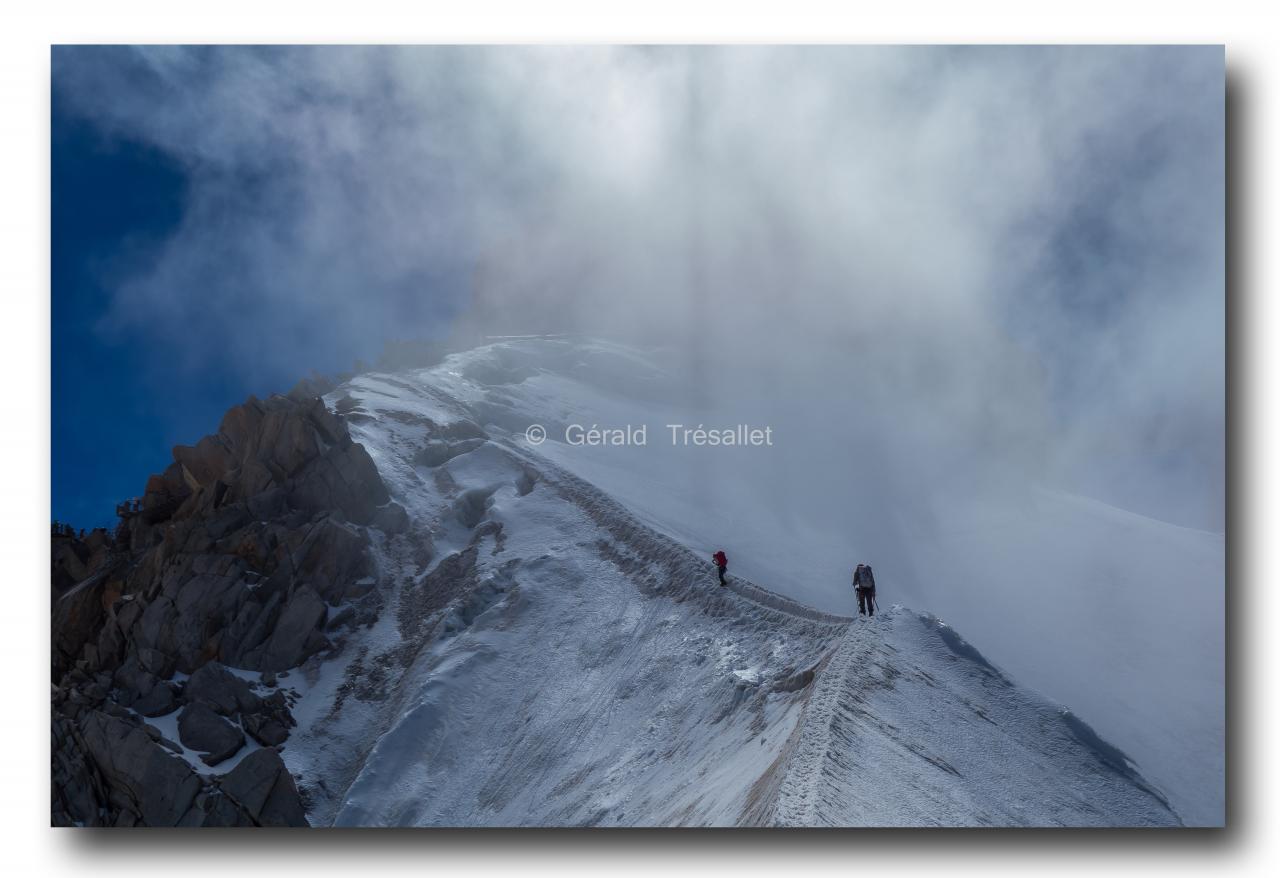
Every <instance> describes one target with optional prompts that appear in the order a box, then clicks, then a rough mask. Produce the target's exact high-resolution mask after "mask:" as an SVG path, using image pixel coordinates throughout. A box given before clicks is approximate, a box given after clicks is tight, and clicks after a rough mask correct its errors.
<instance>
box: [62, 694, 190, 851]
mask: <svg viewBox="0 0 1280 878" xmlns="http://www.w3.org/2000/svg"><path fill="white" fill-rule="evenodd" d="M81 736H82V738H83V741H84V746H85V750H86V751H87V753H88V755H89V757H90V759H92V761H93V763H94V764H95V766H96V767H97V769H98V771H99V772H100V773H101V775H102V777H103V779H104V780H105V782H106V784H107V786H108V787H109V798H111V799H114V800H123V801H125V802H127V803H128V807H129V809H130V810H132V811H133V812H134V813H135V814H137V815H138V817H139V818H140V819H141V820H142V822H143V823H145V824H146V825H148V826H176V825H177V823H178V821H179V820H180V819H181V818H182V816H183V815H184V814H185V813H186V812H187V809H188V808H189V807H190V806H191V803H192V801H193V800H194V799H195V796H196V793H198V792H199V791H200V786H201V782H200V778H199V776H198V775H197V774H196V773H195V772H194V771H192V770H191V767H190V766H188V765H187V763H186V762H184V761H183V760H181V759H179V758H177V757H176V756H174V755H172V754H171V753H169V752H168V751H166V750H165V749H164V748H163V747H161V746H159V745H158V744H157V743H155V742H154V741H152V740H151V737H150V736H149V735H148V734H147V733H146V732H145V731H143V729H142V728H140V727H139V726H134V725H130V724H129V723H127V722H125V721H123V720H120V719H116V718H115V717H111V716H108V715H107V714H105V713H102V712H101V711H90V712H88V713H87V714H86V716H85V717H84V719H83V720H82V722H81Z"/></svg>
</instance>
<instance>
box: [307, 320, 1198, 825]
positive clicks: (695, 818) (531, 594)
mask: <svg viewBox="0 0 1280 878" xmlns="http://www.w3.org/2000/svg"><path fill="white" fill-rule="evenodd" d="M522 346H523V345H521V344H516V345H503V346H498V347H494V348H489V349H482V350H481V351H479V352H473V353H472V354H470V355H462V356H456V357H452V358H450V360H448V361H447V362H446V363H445V364H443V365H442V366H440V367H437V368H435V369H431V370H424V371H421V372H417V373H412V374H404V375H394V376H392V375H364V376H361V377H359V378H357V379H355V380H354V381H353V382H351V383H350V384H349V385H347V386H344V387H343V388H340V389H339V390H337V391H336V392H335V393H334V394H332V395H331V396H330V397H329V398H328V400H327V402H328V403H329V404H330V405H332V406H335V407H337V408H338V409H339V410H345V411H346V412H348V416H349V418H350V422H351V430H352V433H353V435H354V436H355V437H356V438H357V439H358V441H360V442H362V443H364V445H365V447H366V448H367V449H368V451H369V453H370V454H371V456H372V457H373V459H374V461H375V462H376V463H377V465H378V467H379V470H380V472H381V473H382V475H383V477H384V479H385V480H386V482H387V484H388V487H389V488H390V490H391V492H392V494H393V496H394V497H395V499H396V500H397V501H398V502H400V503H401V504H403V505H404V506H405V508H406V509H407V510H408V511H409V513H410V517H411V520H412V524H411V528H410V530H409V532H408V533H406V534H400V535H395V536H390V537H388V536H383V535H379V534H375V548H376V551H377V555H378V560H379V566H380V576H379V582H378V586H377V587H378V589H379V593H380V594H381V596H382V598H383V600H384V605H383V611H382V613H381V614H380V616H379V618H378V620H377V621H376V622H374V623H373V624H372V625H369V626H366V627H355V628H350V627H349V628H345V629H340V630H339V632H338V634H339V636H340V638H341V646H340V648H339V649H338V650H337V651H336V654H334V655H332V656H330V657H328V658H327V659H325V660H316V661H313V662H311V663H309V664H308V665H307V666H306V667H304V668H303V669H302V670H301V671H296V672H294V673H293V674H292V675H291V679H290V680H289V681H288V684H289V685H290V686H291V687H292V688H294V689H295V690H297V691H299V692H300V693H301V694H302V698H301V700H300V702H299V703H298V705H297V706H296V707H295V709H294V713H295V716H296V717H297V719H298V722H299V725H298V728H297V729H296V730H295V732H294V735H293V736H292V737H291V738H290V740H289V742H288V745H287V746H286V748H285V751H284V757H285V760H286V762H287V764H288V765H289V768H290V770H291V771H292V772H294V773H295V774H296V775H298V776H299V778H300V782H299V783H300V788H301V789H302V790H303V792H304V795H305V797H306V798H307V800H308V807H309V817H310V819H311V820H312V822H313V823H317V824H327V823H332V824H336V825H360V826H364V825H376V826H385V825H392V826H433V825H450V826H459V825H494V826H510V825H602V826H616V825H806V826H807V825H848V826H861V825H991V824H994V825H1003V824H1016V825H1170V824H1176V823H1177V822H1178V820H1177V816H1176V815H1175V814H1174V812H1173V811H1172V810H1171V809H1170V808H1169V807H1168V805H1167V804H1166V802H1165V801H1164V799H1163V797H1162V796H1161V794H1160V793H1159V792H1158V791H1157V790H1155V789H1154V788H1152V787H1151V786H1150V785H1148V784H1147V782H1146V781H1144V780H1143V778H1142V777H1141V776H1139V774H1138V773H1137V772H1136V771H1135V769H1134V766H1133V765H1132V763H1131V762H1130V761H1129V760H1128V759H1127V758H1126V757H1125V756H1124V754H1123V753H1121V752H1120V751H1119V750H1117V749H1115V748H1114V747H1111V746H1110V745H1108V744H1106V743H1105V742H1103V741H1102V740H1101V739H1100V738H1099V737H1098V736H1097V735H1096V734H1094V733H1093V732H1092V730H1091V729H1090V728H1089V727H1088V726H1087V725H1085V724H1084V723H1083V722H1081V721H1080V720H1078V719H1077V718H1076V717H1074V716H1073V715H1071V714H1069V713H1066V712H1064V711H1063V710H1061V709H1060V708H1058V707H1057V706H1055V705H1053V704H1052V703H1050V702H1047V701H1045V700H1043V699H1041V698H1039V697H1037V696H1035V695H1033V694H1031V693H1029V692H1028V691H1026V690H1023V689H1021V688H1019V687H1018V686H1016V685H1015V684H1013V683H1012V682H1010V680H1009V679H1007V678H1006V677H1005V676H1004V675H1003V674H1002V673H1001V672H1000V671H998V670H997V669H996V668H995V667H994V666H992V665H991V664H990V663H989V662H987V661H986V660H985V659H984V658H983V657H982V656H981V655H980V654H979V653H977V651H976V650H974V649H973V648H972V647H970V646H969V645H968V644H967V643H965V642H964V641H963V640H962V639H960V637H959V636H958V635H956V634H955V633H954V632H953V631H952V630H951V629H950V628H948V627H946V626H945V625H942V624H941V623H939V622H938V621H937V620H936V619H933V618H932V617H928V616H920V615H917V614H915V613H913V612H911V611H909V610H906V609H904V608H901V607H894V608H892V609H890V610H888V611H887V612H882V613H881V614H880V615H879V616H877V617H876V618H875V619H873V620H867V619H857V620H853V619H850V618H848V617H846V616H840V615H833V614H829V613H826V612H823V611H821V610H817V609H812V608H810V607H809V606H806V605H805V604H803V603H799V602H797V601H795V600H793V599H791V598H790V597H787V596H784V595H781V594H778V593H777V592H776V591H774V590H766V589H764V588H761V587H759V586H757V585H755V584H754V583H753V582H752V581H750V579H749V578H747V577H743V576H737V575H735V576H732V577H731V582H730V586H729V587H728V588H720V587H719V586H718V585H717V583H716V578H715V573H714V569H713V568H712V567H711V566H710V564H709V563H708V562H707V560H706V558H705V555H706V554H707V551H706V549H708V548H710V545H714V544H710V545H708V544H709V543H710V541H709V540H708V541H705V542H704V541H703V540H701V539H700V538H698V536H697V534H698V528H699V527H702V526H705V523H699V522H697V521H693V520H691V519H682V518H680V517H679V515H676V516H675V517H674V518H672V519H668V520H666V521H665V523H664V521H663V519H662V515H663V512H664V509H665V507H664V506H663V504H662V503H661V502H660V500H661V497H660V496H658V495H654V496H652V497H651V498H650V503H649V504H646V503H644V502H638V503H636V504H635V507H633V508H636V511H635V512H633V511H632V508H628V507H631V505H632V504H631V503H630V502H628V503H627V505H626V506H624V505H623V504H621V503H619V502H617V501H616V500H615V499H614V498H612V497H611V496H610V495H609V494H608V493H606V492H604V491H601V490H599V489H598V487H596V486H595V485H593V484H592V482H591V481H588V480H587V479H584V478H581V477H579V475H575V474H574V473H572V472H570V471H569V469H568V468H567V467H566V466H563V465H561V464H560V463H557V462H556V457H557V455H561V462H562V463H563V460H564V459H563V455H564V454H565V450H564V449H555V448H552V447H549V446H550V443H548V445H544V446H540V447H533V446H531V445H530V444H529V443H528V442H527V441H525V440H524V439H523V438H522V433H523V430H524V427H525V426H527V423H529V422H533V421H537V422H540V423H544V424H546V421H547V420H549V419H559V420H560V421H562V422H567V419H569V418H572V417H573V416H574V414H575V413H574V411H573V410H572V409H571V408H570V407H569V405H568V404H567V403H566V401H565V400H566V399H568V398H569V397H570V390H571V389H572V387H573V383H574V382H580V383H581V385H582V387H581V389H580V390H579V391H578V392H579V393H580V394H588V393H591V392H592V391H591V390H590V388H591V387H592V386H593V384H592V383H591V382H592V381H595V380H598V379H599V378H600V376H601V374H602V373H604V372H605V371H606V370H607V369H610V368H616V369H619V370H620V371H621V372H622V373H625V374H626V375H627V376H628V377H627V379H626V382H625V386H626V387H627V388H628V390H629V391H631V392H632V393H633V397H634V398H635V399H643V398H644V397H645V385H644V380H645V379H644V378H643V377H640V378H639V379H637V378H635V376H637V375H639V376H644V375H651V374H654V373H653V371H652V370H651V368H650V367H645V366H644V364H643V363H640V362H637V361H629V360H628V358H629V357H630V356H631V355H630V354H628V353H627V352H623V351H619V350H617V349H612V348H606V347H603V346H597V347H583V346H554V347H552V348H551V350H550V353H546V352H540V353H539V356H540V357H541V358H542V359H541V360H540V362H539V364H538V365H536V366H534V365H530V363H529V361H528V359H527V357H525V356H524V355H523V354H520V348H521V347H522ZM513 351H514V353H513ZM517 355H518V356H517ZM557 358H558V359H557ZM552 366H554V367H555V371H551V367H552ZM574 375H580V376H582V377H581V378H580V379H579V378H575V377H573V376H574ZM601 396H602V397H605V398H607V397H609V394H603V393H602V394H601ZM615 398H616V397H615ZM477 424H483V425H484V434H483V435H481V431H480V430H478V429H477V427H476V425H477ZM547 426H548V429H549V430H552V429H555V428H556V427H559V426H561V424H547ZM744 451H745V449H744ZM621 471H623V470H622V469H615V472H621ZM644 493H645V491H644V488H643V486H639V487H637V488H636V492H635V495H634V496H640V497H641V498H643V495H644ZM686 528H687V529H686ZM425 534H430V538H429V540H428V539H426V538H425V537H424V535H425ZM760 536H761V538H762V542H761V543H760V544H759V546H758V549H759V551H760V554H762V555H765V554H767V553H768V552H769V551H770V550H771V544H770V543H769V542H767V541H763V539H764V537H766V536H768V534H765V533H761V534H760ZM691 546H694V547H697V551H696V552H695V551H693V550H692V549H691ZM732 558H733V556H732V555H731V563H733V561H732ZM740 567H742V568H746V567H748V565H739V566H735V567H734V569H735V570H738V569H740ZM764 581H765V582H766V583H767V584H768V585H770V586H775V583H773V582H770V581H768V580H764Z"/></svg>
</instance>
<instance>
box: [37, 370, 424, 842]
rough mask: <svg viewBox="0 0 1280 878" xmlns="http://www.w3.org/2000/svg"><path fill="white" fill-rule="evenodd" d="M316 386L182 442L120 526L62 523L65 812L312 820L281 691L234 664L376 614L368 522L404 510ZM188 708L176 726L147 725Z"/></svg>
mask: <svg viewBox="0 0 1280 878" xmlns="http://www.w3.org/2000/svg"><path fill="white" fill-rule="evenodd" d="M320 389H324V388H323V387H322V385H320V384H319V383H318V381H315V380H312V381H309V382H308V381H304V382H303V383H301V384H300V385H299V386H298V387H297V388H295V389H294V390H293V391H292V392H291V393H290V394H289V395H288V396H273V397H271V398H269V399H266V400H258V399H255V398H252V397H251V398H250V399H249V400H248V401H247V402H245V403H244V404H243V405H239V406H236V407H234V408H232V409H231V410H230V411H228V412H227V414H226V416H225V417H224V418H223V420H222V425H221V427H220V429H219V430H218V432H217V433H215V434H213V435H211V436H206V437H205V438H203V439H201V440H200V441H199V442H197V443H196V444H195V445H193V446H178V447H177V448H175V449H174V452H173V463H172V464H171V465H170V466H169V467H168V468H167V469H166V470H165V471H164V472H162V473H160V474H158V475H154V476H152V477H151V478H150V479H149V480H148V482H147V485H146V489H145V491H144V492H143V494H142V496H141V497H140V498H138V499H136V500H131V501H128V502H126V503H123V504H121V506H120V507H119V511H120V515H121V523H120V526H119V528H118V529H117V531H116V533H115V534H114V535H113V536H110V537H108V536H107V535H106V533H105V532H102V533H101V534H100V535H98V534H97V532H95V534H94V535H89V536H88V537H84V535H83V534H82V535H80V536H79V537H77V536H76V535H75V534H74V533H73V532H71V531H70V530H69V529H67V528H65V527H63V526H59V527H57V528H55V532H54V549H53V565H52V566H53V594H54V604H53V612H52V625H53V631H52V635H53V636H52V665H53V679H54V695H53V731H54V747H53V783H54V802H53V822H54V823H55V824H79V825H93V826H103V825H110V826H115V825H121V826H132V825H148V826H160V825H163V826H174V825H184V826H212V825H217V826H233V825H246V826H247V825H305V823H306V818H305V813H304V810H303V807H302V803H301V800H300V799H299V797H298V792H297V787H296V785H295V783H294V780H293V778H292V777H290V776H289V773H288V771H287V770H286V769H285V766H284V763H283V761H282V760H281V758H280V755H279V753H278V752H276V750H275V749H274V748H277V747H281V746H286V747H287V746H288V744H287V741H288V737H289V732H290V729H291V728H292V727H293V725H294V722H293V717H292V715H291V714H290V711H289V705H288V701H287V699H286V697H285V694H284V693H283V692H281V691H280V690H279V689H274V688H273V685H274V684H272V685H266V684H264V683H258V682H257V675H256V674H254V675H250V678H251V679H252V680H253V682H252V683H251V682H250V680H249V679H245V678H244V676H243V675H241V674H240V673H239V672H232V671H231V670H229V668H238V669H242V670H243V671H249V672H264V673H262V677H263V679H271V680H273V679H274V674H275V672H280V671H285V670H287V669H290V668H294V667H297V666H299V665H300V664H302V663H304V662H306V661H307V660H309V659H310V658H311V657H313V656H316V655H317V654H320V653H324V652H325V651H326V650H328V649H330V647H331V646H332V644H331V641H330V637H332V636H334V634H333V632H334V631H335V630H341V626H333V627H330V626H329V625H328V624H327V623H328V622H329V621H330V617H331V616H333V615H335V613H336V611H335V608H337V607H339V606H341V607H343V610H344V613H343V618H344V619H347V620H350V619H354V618H371V617H372V616H373V615H374V613H373V612H372V611H373V610H376V606H373V605H375V604H376V603H377V602H378V601H379V600H380V597H379V594H378V592H377V589H376V588H375V587H374V585H375V583H376V574H377V571H376V570H375V568H374V566H373V562H372V560H371V556H370V553H369V551H368V547H369V541H370V539H371V534H370V529H371V528H372V529H375V530H382V531H384V532H386V533H400V532H403V531H404V530H406V529H407V528H408V526H409V523H408V517H407V515H406V514H405V512H404V509H403V508H402V507H400V506H398V505H397V504H393V503H390V498H389V496H388V493H387V490H386V486H385V485H384V484H383V482H382V479H381V477H380V476H379V475H378V472H377V469H376V467H375V466H374V464H373V461H372V459H371V458H370V457H369V455H368V453H367V452H366V451H365V449H364V448H363V447H362V446H360V445H358V444H356V443H355V442H353V441H352V440H351V437H350V434H349V432H348V431H347V427H346V423H345V421H344V419H343V417H342V416H340V415H337V414H334V413H332V412H330V411H329V410H328V409H326V407H325V405H324V403H323V401H322V400H320V399H318V398H316V397H315V396H314V395H311V394H312V392H313V391H317V390H320ZM366 605H368V606H366ZM353 608H354V611H353ZM344 624H345V623H344ZM185 675H189V677H187V676H185ZM184 679H185V682H182V681H183V680H184ZM175 712H177V714H176V717H177V728H178V737H180V738H181V741H171V740H168V739H166V738H164V736H163V735H161V733H160V732H159V731H158V730H157V729H156V727H155V726H153V725H149V724H148V723H147V720H148V719H150V718H153V717H160V716H166V715H171V714H174V713H175ZM247 738H249V739H252V740H253V741H255V742H256V743H257V744H258V745H261V747H262V748H263V749H258V750H254V751H253V752H251V753H248V755H243V754H242V755H241V757H240V761H239V762H238V763H237V764H236V765H235V767H234V768H233V769H232V770H231V771H229V772H227V773H226V774H225V775H223V776H221V777H219V776H217V775H214V774H206V773H203V772H204V771H207V770H206V769H201V768H199V765H200V762H199V761H197V757H199V759H200V760H202V761H203V762H204V763H205V764H207V765H210V766H212V765H216V764H218V763H220V762H222V761H224V760H226V759H229V758H230V757H232V756H235V755H236V754H240V753H241V751H242V750H243V749H244V748H245V747H250V748H252V746H253V745H251V744H248V743H247ZM184 753H185V758H184Z"/></svg>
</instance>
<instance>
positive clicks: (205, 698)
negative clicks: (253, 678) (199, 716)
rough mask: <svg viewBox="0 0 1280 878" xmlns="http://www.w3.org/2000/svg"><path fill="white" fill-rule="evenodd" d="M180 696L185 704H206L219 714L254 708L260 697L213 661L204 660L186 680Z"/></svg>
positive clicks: (255, 708) (245, 683)
mask: <svg viewBox="0 0 1280 878" xmlns="http://www.w3.org/2000/svg"><path fill="white" fill-rule="evenodd" d="M183 697H184V698H185V699H186V701H187V703H188V704H196V703H200V704H206V705H208V706H209V707H211V708H213V709H214V710H215V711H216V712H218V713H220V714H222V715H223V716H235V715H236V714H238V713H241V712H242V711H253V710H257V709H258V707H259V706H261V703H262V699H261V698H259V697H258V696H257V695H255V694H254V692H253V690H252V689H251V688H250V686H249V684H248V683H247V682H245V681H244V680H242V679H240V678H239V677H237V676H236V675H235V674H233V673H231V671H229V670H227V669H226V668H225V667H224V666H223V665H220V664H218V663H217V662H206V663H205V664H203V665H201V666H200V667H199V668H197V669H196V672H195V673H194V674H192V675H191V679H189V680H187V686H186V689H185V690H184V691H183Z"/></svg>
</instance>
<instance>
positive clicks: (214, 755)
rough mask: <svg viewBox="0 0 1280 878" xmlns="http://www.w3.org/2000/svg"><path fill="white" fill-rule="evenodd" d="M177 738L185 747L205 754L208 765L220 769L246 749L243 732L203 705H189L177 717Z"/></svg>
mask: <svg viewBox="0 0 1280 878" xmlns="http://www.w3.org/2000/svg"><path fill="white" fill-rule="evenodd" d="M178 737H179V738H180V739H181V741H182V744H183V746H185V747H187V748H189V749H191V750H197V751H199V752H201V753H203V754H204V755H203V756H201V757H200V760H201V761H202V762H204V763H205V764H206V765H217V764H218V763H219V762H222V761H223V760H224V759H229V758H230V757H232V756H234V755H235V754H236V752H237V751H239V749H240V748H241V747H243V746H244V732H242V731H240V729H239V727H238V726H235V725H233V724H232V723H229V722H227V720H225V719H223V718H222V717H221V716H219V715H218V714H217V713H216V712H215V711H214V709H213V708H211V707H210V706H209V705H207V704H205V703H203V702H196V703H195V704H188V705H187V706H186V707H184V708H183V709H182V713H180V714H178Z"/></svg>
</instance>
